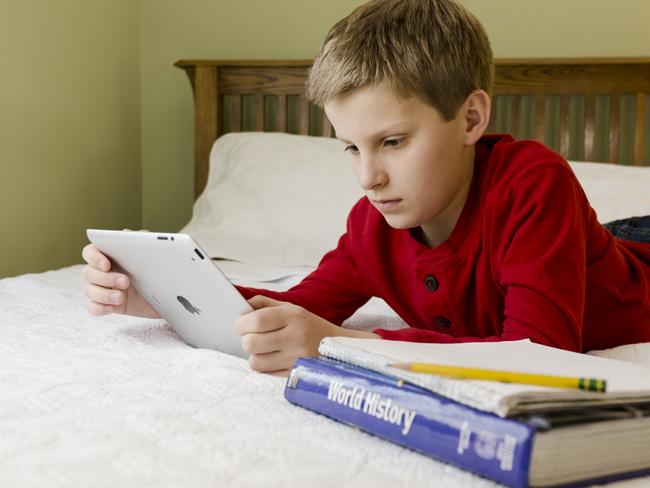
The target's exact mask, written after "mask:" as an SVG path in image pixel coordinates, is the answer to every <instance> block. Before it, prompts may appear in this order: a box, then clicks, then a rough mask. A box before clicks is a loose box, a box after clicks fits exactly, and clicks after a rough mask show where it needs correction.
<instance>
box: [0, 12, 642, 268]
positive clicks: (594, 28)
mask: <svg viewBox="0 0 650 488" xmlns="http://www.w3.org/2000/svg"><path fill="white" fill-rule="evenodd" d="M361 3H363V2H362V1H360V0H330V1H328V2H322V1H320V0H275V1H272V2H271V1H268V0H246V1H241V0H139V1H138V0H110V1H107V2H100V1H99V0H58V1H57V2H54V1H52V0H22V1H20V2H18V1H14V2H10V1H9V0H0V59H2V60H3V62H4V65H3V68H4V69H3V76H2V78H0V155H1V156H0V166H1V168H2V174H1V176H0V221H1V222H2V224H3V239H0V256H2V258H0V277H1V276H7V275H12V274H18V273H24V272H30V271H42V270H44V269H51V268H55V267H60V266H65V265H69V264H73V263H76V262H79V261H80V258H79V251H80V249H81V247H82V246H83V244H84V242H85V237H84V234H83V231H84V229H85V228H86V227H89V226H93V227H109V228H120V227H134V228H135V227H144V228H149V229H151V230H167V231H174V230H177V229H179V228H180V227H182V226H183V225H184V224H185V223H186V222H187V220H188V219H189V218H190V215H191V205H192V199H193V193H192V192H193V190H192V188H193V184H192V181H193V174H192V168H193V159H194V153H193V131H194V127H193V120H194V119H193V110H194V109H193V102H192V93H191V89H190V84H189V82H188V80H187V78H186V76H185V73H184V72H182V71H181V70H179V69H177V68H174V67H173V66H172V65H173V63H174V62H175V61H176V60H178V59H181V58H186V59H187V58H213V59H218V58H221V59H228V58H230V59H254V58H257V59H264V58H269V59H274V58H275V59H291V58H295V59H303V58H311V57H313V56H314V55H315V54H316V52H317V50H318V47H319V45H320V41H321V39H322V37H323V36H324V34H325V33H326V31H327V29H328V28H329V26H330V25H331V24H332V23H334V22H335V21H336V20H338V19H339V18H341V17H342V16H344V15H346V14H347V13H348V12H349V11H351V10H352V9H353V8H354V7H356V6H357V5H360V4H361ZM465 4H466V5H467V6H468V7H469V8H470V9H471V10H472V11H473V12H474V13H475V14H476V15H477V16H478V17H479V18H480V19H481V20H482V21H483V23H484V24H485V26H486V28H487V30H488V32H489V34H490V36H491V38H492V42H493V47H494V51H495V55H496V56H498V57H589V56H650V34H648V32H649V31H648V29H647V19H649V18H650V2H648V1H646V0H617V1H611V0H568V1H567V0H562V1H559V0H545V1H531V0H465Z"/></svg>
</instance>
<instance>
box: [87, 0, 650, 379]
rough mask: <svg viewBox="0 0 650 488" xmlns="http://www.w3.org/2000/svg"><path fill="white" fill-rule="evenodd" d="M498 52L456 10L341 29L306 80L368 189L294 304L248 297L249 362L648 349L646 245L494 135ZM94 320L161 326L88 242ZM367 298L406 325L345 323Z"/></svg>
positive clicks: (261, 365) (376, 9)
mask: <svg viewBox="0 0 650 488" xmlns="http://www.w3.org/2000/svg"><path fill="white" fill-rule="evenodd" d="M492 73H493V68H492V52H491V48H490V45H489V41H488V39H487V36H486V34H485V31H484V29H483V27H482V26H481V25H480V23H479V22H478V21H477V20H476V19H475V18H474V17H473V16H472V15H471V14H470V13H469V12H467V11H466V10H465V9H464V8H463V7H462V6H460V5H459V4H457V3H456V2H455V1H453V0H376V1H373V2H370V3H368V4H365V5H363V6H361V7H359V8H358V9H357V10H355V11H354V12H353V13H352V14H350V15H349V16H348V17H346V18H344V19H343V20H341V21H339V22H338V23H337V24H336V25H335V26H334V27H333V28H332V29H331V30H330V32H329V33H328V35H327V37H326V39H325V41H324V43H323V45H322V48H321V50H320V53H319V54H318V56H317V58H316V60H315V63H314V66H313V68H312V70H311V72H310V77H309V81H308V94H309V96H310V97H311V99H312V100H313V101H314V102H315V103H317V104H319V105H321V106H323V107H324V109H325V112H326V113H327V116H328V117H329V119H330V121H331V122H332V125H333V126H334V128H335V129H336V134H337V137H338V138H339V139H341V140H342V141H343V142H344V144H345V150H346V151H347V152H349V153H350V157H351V159H352V165H353V169H354V172H355V175H356V177H357V179H358V181H359V183H360V185H361V186H362V187H363V189H364V190H365V192H366V197H365V198H362V199H361V200H360V201H359V202H358V203H357V204H356V205H355V206H354V208H353V209H352V210H351V212H350V215H349V217H348V222H347V232H346V233H345V234H344V235H343V236H342V237H341V238H340V240H339V243H338V246H337V248H336V249H334V250H332V251H330V252H329V253H328V254H326V255H325V257H324V258H323V259H322V261H321V263H320V264H319V266H318V268H317V269H316V270H315V271H314V272H313V273H312V274H311V275H309V276H307V277H306V278H305V279H304V280H303V281H302V282H301V283H300V284H298V285H297V286H295V287H293V288H292V289H290V290H288V291H286V292H271V291H267V290H254V289H246V288H240V291H241V292H242V294H243V295H244V296H245V297H246V298H247V299H249V302H250V304H251V305H252V306H253V308H254V309H255V311H254V312H251V313H249V314H246V315H244V316H242V317H241V318H240V319H239V320H238V321H237V323H236V328H237V330H238V332H239V334H240V335H241V336H242V343H243V346H244V349H245V350H246V351H248V352H249V353H250V364H251V367H252V368H253V369H255V370H258V371H263V372H274V373H280V374H283V373H286V372H287V371H288V369H290V368H291V366H292V364H293V362H294V360H295V358H296V357H298V356H301V355H314V354H317V347H318V344H319V342H320V340H321V339H322V338H323V337H325V336H332V335H346V336H354V337H372V338H383V339H397V340H407V341H423V342H466V341H499V340H516V339H524V338H530V339H531V340H533V341H534V342H538V343H542V344H547V345H551V346H555V347H560V348H564V349H569V350H573V351H585V350H590V349H602V348H608V347H613V346H617V345H620V344H626V343H634V342H643V341H650V316H649V315H650V291H649V283H650V246H649V245H647V244H640V243H634V242H630V241H622V240H616V239H614V238H613V236H612V234H610V233H609V232H608V231H607V230H605V229H604V228H603V227H602V226H601V225H600V224H599V223H598V222H597V220H596V215H595V213H594V211H593V210H592V209H591V208H590V206H589V204H588V202H587V199H586V197H585V195H584V193H583V191H582V189H581V188H580V185H579V184H578V182H577V180H576V178H575V176H574V175H573V173H572V172H571V170H570V167H569V166H568V164H567V163H566V161H564V160H563V159H562V158H561V157H560V156H559V155H558V154H556V153H555V152H553V151H551V150H549V149H547V148H545V147H544V146H542V145H540V144H538V143H535V142H532V141H521V142H515V141H513V140H512V138H510V137H509V136H485V137H484V136H483V133H484V131H485V129H486V127H487V124H488V121H489V115H490V97H489V94H488V93H489V91H490V87H491V83H492ZM83 256H84V259H86V261H87V262H88V263H89V265H90V266H87V267H86V270H85V272H84V274H85V277H86V279H87V280H88V281H89V282H90V285H89V286H88V288H87V291H86V293H87V295H88V296H89V297H90V298H91V300H92V301H93V303H91V304H90V306H89V310H90V311H91V313H94V314H98V315H100V314H105V313H111V312H119V313H129V314H134V315H142V316H155V315H156V314H155V311H153V309H152V308H151V307H150V306H149V304H147V303H146V302H145V301H144V300H143V299H142V297H140V296H139V295H138V294H137V293H136V292H135V291H134V290H133V289H132V288H130V287H129V280H128V277H126V276H124V275H122V274H120V273H115V272H110V262H109V261H108V259H106V257H105V256H102V255H101V254H100V253H99V252H98V251H97V249H95V248H94V247H93V246H87V247H86V248H85V249H84V252H83ZM371 296H379V297H382V298H383V299H384V300H385V301H386V302H387V303H388V304H389V305H390V306H391V307H392V308H393V309H394V310H395V311H396V312H397V313H398V314H399V315H400V316H401V317H402V318H403V319H404V320H405V321H406V322H407V323H408V324H409V325H410V327H409V328H406V329H402V330H399V331H389V330H375V331H373V332H359V331H352V330H346V329H342V328H340V327H339V325H340V323H341V322H342V321H343V320H345V319H346V318H347V317H349V316H350V315H351V314H352V313H353V312H354V311H355V310H356V309H357V308H359V307H360V306H362V305H363V304H364V303H365V302H366V301H367V300H368V299H369V298H370V297H371Z"/></svg>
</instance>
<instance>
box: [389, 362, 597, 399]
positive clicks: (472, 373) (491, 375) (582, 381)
mask: <svg viewBox="0 0 650 488" xmlns="http://www.w3.org/2000/svg"><path fill="white" fill-rule="evenodd" d="M389 366H391V367H393V368H398V369H403V370H406V371H412V372H414V373H425V374H434V375H440V376H450V377H453V378H462V379H471V380H488V381H505V382H507V383H524V384H527V385H540V386H552V387H556V388H577V389H579V390H586V391H598V392H605V391H606V390H607V381H606V380H601V379H596V378H571V377H567V376H550V375H543V374H529V373H515V372H512V371H496V370H491V369H479V368H463V367H460V366H445V365H441V364H428V363H395V364H389Z"/></svg>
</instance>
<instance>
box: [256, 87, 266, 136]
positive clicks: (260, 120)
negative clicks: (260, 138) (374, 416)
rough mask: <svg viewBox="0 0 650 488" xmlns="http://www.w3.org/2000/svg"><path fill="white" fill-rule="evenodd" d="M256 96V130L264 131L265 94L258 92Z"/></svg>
mask: <svg viewBox="0 0 650 488" xmlns="http://www.w3.org/2000/svg"><path fill="white" fill-rule="evenodd" d="M254 97H255V130H256V131H259V132H262V131H263V130H264V95H263V94H262V93H256V94H255V95H254Z"/></svg>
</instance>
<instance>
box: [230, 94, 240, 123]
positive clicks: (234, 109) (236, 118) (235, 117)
mask: <svg viewBox="0 0 650 488" xmlns="http://www.w3.org/2000/svg"><path fill="white" fill-rule="evenodd" d="M230 99H231V102H230V130H231V131H232V132H241V130H242V112H241V110H242V107H241V96H240V95H231V96H230Z"/></svg>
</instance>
